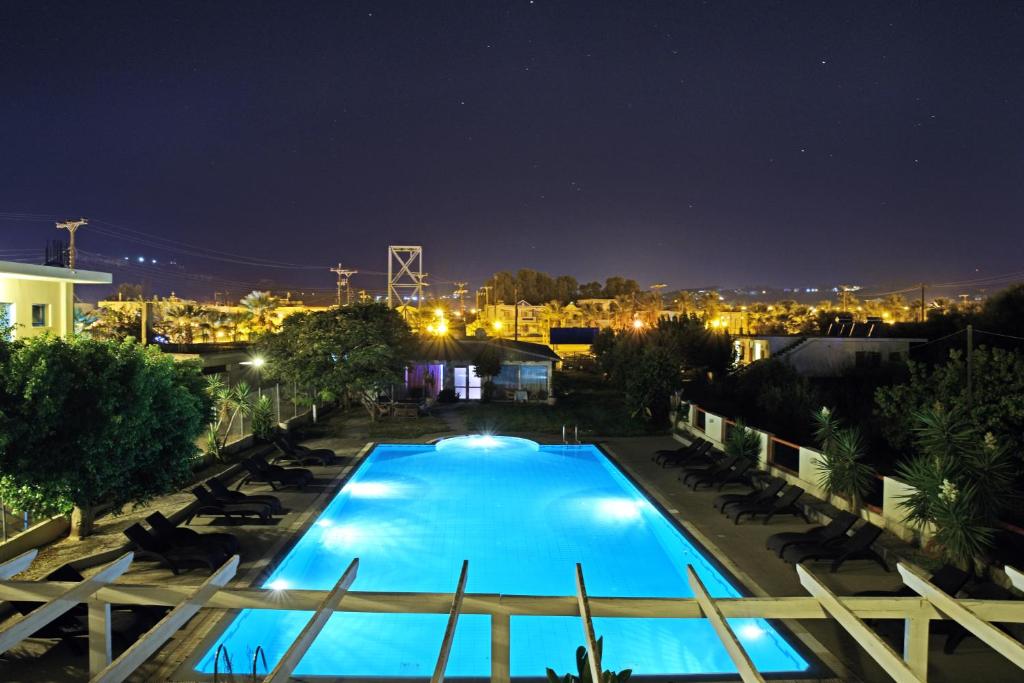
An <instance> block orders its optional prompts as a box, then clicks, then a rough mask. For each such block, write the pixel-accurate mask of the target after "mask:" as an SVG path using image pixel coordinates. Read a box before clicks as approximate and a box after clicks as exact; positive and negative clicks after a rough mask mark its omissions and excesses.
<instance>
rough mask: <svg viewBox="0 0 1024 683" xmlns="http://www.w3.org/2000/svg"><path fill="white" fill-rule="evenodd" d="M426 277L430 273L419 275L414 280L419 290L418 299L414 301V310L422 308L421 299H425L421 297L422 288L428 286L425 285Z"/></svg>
mask: <svg viewBox="0 0 1024 683" xmlns="http://www.w3.org/2000/svg"><path fill="white" fill-rule="evenodd" d="M428 275H430V273H420V274H419V276H418V277H417V278H416V281H417V282H418V283H419V289H418V290H417V291H418V292H419V298H417V299H416V308H422V307H423V299H425V298H426V297H425V296H424V295H423V288H424V287H429V286H430V285H428V284H427V276H428Z"/></svg>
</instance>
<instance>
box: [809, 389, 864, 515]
mask: <svg viewBox="0 0 1024 683" xmlns="http://www.w3.org/2000/svg"><path fill="white" fill-rule="evenodd" d="M814 421H815V430H814V434H815V437H816V438H817V441H818V446H819V447H820V449H821V456H820V457H819V458H818V469H819V471H820V473H821V474H820V476H819V478H818V485H819V486H821V488H822V489H824V490H825V492H826V493H827V494H828V495H830V496H839V497H841V498H845V499H846V500H848V501H849V502H850V507H851V509H852V510H853V512H858V511H859V510H860V506H861V501H862V500H863V499H864V496H865V495H867V493H868V491H869V490H870V489H871V480H872V479H873V478H874V476H875V469H874V468H873V467H871V465H869V464H867V463H866V462H864V455H865V451H866V450H867V448H866V446H865V443H864V436H863V434H862V433H861V431H860V429H858V428H857V427H844V426H843V424H842V422H841V421H840V420H839V418H838V417H837V416H836V414H835V412H834V411H831V410H829V409H828V408H822V409H821V410H819V411H817V412H816V413H814Z"/></svg>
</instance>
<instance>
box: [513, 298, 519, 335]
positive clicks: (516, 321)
mask: <svg viewBox="0 0 1024 683" xmlns="http://www.w3.org/2000/svg"><path fill="white" fill-rule="evenodd" d="M512 300H513V302H514V303H515V307H516V316H515V323H516V329H515V332H513V333H512V340H513V341H519V286H518V285H512Z"/></svg>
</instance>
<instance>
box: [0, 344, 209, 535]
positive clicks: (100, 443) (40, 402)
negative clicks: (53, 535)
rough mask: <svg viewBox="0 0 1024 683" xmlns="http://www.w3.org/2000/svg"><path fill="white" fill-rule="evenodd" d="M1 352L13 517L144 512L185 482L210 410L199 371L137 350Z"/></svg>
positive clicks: (4, 458) (70, 347)
mask: <svg viewBox="0 0 1024 683" xmlns="http://www.w3.org/2000/svg"><path fill="white" fill-rule="evenodd" d="M0 353H2V354H3V357H2V358H0V360H2V362H0V435H2V436H0V493H2V495H3V497H4V499H5V501H7V503H8V504H9V505H12V506H13V507H15V508H16V509H20V510H26V511H30V512H33V513H36V514H60V513H68V512H71V513H72V533H73V535H75V536H76V537H81V536H84V535H87V534H88V533H89V532H90V530H91V528H92V522H93V517H94V509H95V508H96V507H97V506H99V505H104V504H109V505H112V506H113V507H114V508H115V509H120V508H122V507H123V506H125V505H128V504H140V503H144V502H146V501H147V500H150V499H151V498H153V497H154V496H158V495H161V494H164V493H167V492H168V491H172V490H174V489H175V488H176V487H178V486H180V485H181V484H183V483H184V482H185V481H186V480H187V478H188V476H189V472H190V466H191V464H192V459H193V456H194V455H195V452H196V446H195V441H196V438H197V437H198V436H199V434H200V433H201V432H202V430H203V424H204V422H205V421H206V417H207V415H209V412H210V402H209V400H208V398H207V397H206V395H205V394H204V392H203V379H202V374H201V369H200V367H199V366H198V365H197V364H194V363H179V362H175V361H174V359H173V358H171V357H170V356H166V355H163V354H161V353H160V351H159V349H156V348H144V347H142V346H139V345H137V344H134V343H132V342H121V343H112V342H103V341H98V340H94V339H88V338H85V337H72V338H70V339H62V338H59V337H53V336H50V335H43V336H41V337H35V338H33V339H30V340H27V341H23V342H16V343H12V344H5V345H4V346H3V348H2V349H0Z"/></svg>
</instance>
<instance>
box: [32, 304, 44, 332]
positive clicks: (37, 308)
mask: <svg viewBox="0 0 1024 683" xmlns="http://www.w3.org/2000/svg"><path fill="white" fill-rule="evenodd" d="M32 327H46V304H32Z"/></svg>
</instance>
